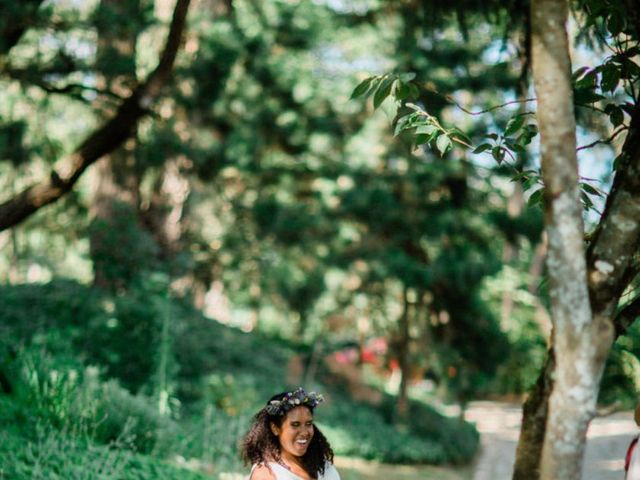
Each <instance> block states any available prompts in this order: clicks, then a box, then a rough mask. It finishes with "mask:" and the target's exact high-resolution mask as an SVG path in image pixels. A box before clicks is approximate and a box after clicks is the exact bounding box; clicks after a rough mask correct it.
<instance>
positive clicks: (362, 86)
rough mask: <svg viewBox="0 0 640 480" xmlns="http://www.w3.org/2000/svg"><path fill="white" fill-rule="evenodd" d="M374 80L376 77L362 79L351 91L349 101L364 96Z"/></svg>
mask: <svg viewBox="0 0 640 480" xmlns="http://www.w3.org/2000/svg"><path fill="white" fill-rule="evenodd" d="M376 78H377V77H369V78H366V79H364V80H363V81H362V82H360V83H359V84H358V86H357V87H356V88H354V89H353V92H352V93H351V100H353V99H354V98H358V97H360V96H362V95H364V94H365V93H367V91H368V90H369V88H370V87H371V84H372V82H373V81H374V80H375V79H376Z"/></svg>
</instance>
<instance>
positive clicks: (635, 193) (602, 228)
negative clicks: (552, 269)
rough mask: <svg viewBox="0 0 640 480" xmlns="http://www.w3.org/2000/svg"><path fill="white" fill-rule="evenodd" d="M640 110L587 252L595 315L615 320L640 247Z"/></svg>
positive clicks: (637, 106) (590, 291)
mask: <svg viewBox="0 0 640 480" xmlns="http://www.w3.org/2000/svg"><path fill="white" fill-rule="evenodd" d="M639 172H640V106H639V105H638V104H636V105H635V107H634V110H633V115H632V117H631V123H630V126H629V132H628V133H627V138H626V139H625V142H624V144H623V146H622V153H621V155H620V159H619V164H618V168H617V170H616V175H615V177H614V179H613V185H612V187H611V193H610V194H609V196H608V198H607V202H606V204H605V208H604V212H603V214H602V218H601V220H600V222H599V224H598V228H597V230H596V232H595V233H594V235H593V240H592V242H591V244H590V245H589V248H588V250H587V265H588V281H589V297H590V300H591V307H592V310H593V312H594V314H599V313H601V314H603V315H605V316H606V317H608V318H611V317H612V316H613V313H614V310H615V308H616V306H617V304H618V299H619V298H620V295H621V294H622V292H623V291H624V289H625V288H626V286H627V285H628V283H629V277H630V275H628V271H629V269H630V268H633V263H632V261H631V260H632V257H633V254H634V253H635V252H637V250H638V248H639V247H640V175H639Z"/></svg>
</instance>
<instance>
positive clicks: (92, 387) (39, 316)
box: [0, 282, 478, 480]
mask: <svg viewBox="0 0 640 480" xmlns="http://www.w3.org/2000/svg"><path fill="white" fill-rule="evenodd" d="M151 295H156V294H155V293H153V294H151ZM145 298H147V297H146V296H145V292H142V291H141V292H134V293H133V294H132V295H131V297H127V296H126V295H125V296H119V297H118V298H112V297H107V296H105V295H103V294H101V293H100V292H97V291H95V290H92V289H91V288H89V287H85V286H82V285H78V284H74V283H72V282H56V283H52V284H49V285H39V286H18V287H10V286H0V304H2V305H3V311H2V312H0V326H1V328H0V333H2V334H3V335H2V341H1V342H0V348H1V349H3V351H0V368H2V370H3V371H4V372H5V373H6V374H8V375H9V376H10V377H11V380H12V382H13V384H14V387H15V391H14V393H13V394H12V395H10V396H8V395H3V394H2V393H0V429H1V430H2V432H3V438H0V443H1V445H0V466H2V467H1V468H2V469H3V471H2V475H4V477H5V478H16V479H22V478H24V479H27V478H47V479H57V478H60V479H62V478H69V479H75V478H78V479H84V478H87V479H89V478H96V479H101V478H114V479H118V478H127V479H141V480H144V479H147V478H148V479H151V478H157V479H160V480H163V479H165V478H166V479H173V478H180V479H187V480H190V479H192V478H193V479H197V478H219V479H220V480H225V479H224V477H223V476H222V473H223V472H246V469H245V467H244V466H243V465H242V464H241V463H240V460H239V455H238V449H237V445H238V442H239V440H240V439H241V438H242V436H243V434H244V433H245V432H246V430H247V429H248V427H249V424H250V421H251V417H252V415H253V414H254V413H255V412H256V411H257V410H259V409H260V408H261V407H262V405H263V404H264V401H265V399H266V398H268V397H269V396H271V395H272V394H273V393H276V392H277V391H281V390H285V389H287V388H291V387H295V386H297V385H295V384H291V383H289V382H296V383H297V382H299V380H294V379H291V378H289V379H288V380H287V377H288V365H289V364H290V363H291V362H292V359H294V358H298V359H302V360H301V361H302V363H304V362H305V358H306V355H308V353H309V352H308V351H307V350H308V349H307V347H305V346H301V345H297V344H293V343H290V342H287V341H285V340H281V339H274V338H269V337H265V336H264V335H260V334H257V333H252V334H247V333H243V332H240V331H238V330H235V329H232V328H229V327H226V326H223V325H221V324H219V323H217V322H215V321H212V320H210V319H207V318H204V317H203V316H202V315H201V314H200V312H198V311H196V310H194V309H193V308H192V307H190V306H189V305H188V303H187V302H185V301H181V300H175V299H167V298H165V299H162V298H160V299H159V298H158V297H157V295H156V297H152V298H155V300H154V302H155V303H154V304H153V306H151V307H149V308H146V309H145V306H147V304H146V303H145ZM67 299H69V301H68V302H67ZM154 308H157V309H159V310H158V311H157V312H155V313H154V312H153V309H154ZM150 310H151V311H150ZM140 312H142V313H140ZM167 312H169V313H167ZM156 314H157V315H156ZM165 314H166V315H168V314H170V315H171V332H170V333H171V335H170V338H171V342H170V344H169V345H168V346H169V347H170V356H169V358H168V361H167V370H166V372H165V373H166V374H167V378H168V383H167V387H168V390H167V391H168V393H169V405H170V412H169V414H168V415H160V414H159V413H158V397H157V394H156V392H157V391H158V390H157V388H158V387H157V385H158V383H157V371H154V369H151V370H149V368H150V365H151V366H153V363H149V359H151V360H153V359H154V358H157V355H158V348H157V346H156V345H155V344H154V342H153V341H151V340H149V339H153V338H158V337H156V336H155V333H153V329H154V328H156V329H157V328H158V327H160V326H161V323H160V322H159V321H158V318H157V316H158V315H165ZM137 315H142V316H143V317H140V324H139V325H138V324H137V323H136V322H137V320H136V319H137ZM160 318H162V317H160ZM125 321H126V324H127V325H138V327H140V330H139V331H136V330H135V329H133V330H130V331H125V330H123V328H121V327H122V325H120V323H121V322H125ZM114 325H115V327H114ZM118 325H120V326H118ZM112 327H113V328H112ZM136 328H137V327H136ZM156 333H157V332H156ZM122 335H125V337H124V339H123V337H122ZM136 335H138V336H140V338H137V337H136ZM129 341H131V343H129ZM8 346H11V347H12V348H13V349H14V352H15V354H16V355H17V358H13V359H12V358H11V355H5V353H4V352H8V351H9V349H8V348H7V347H8ZM132 349H146V350H143V351H139V352H129V351H128V350H132ZM138 357H145V358H147V360H146V362H147V363H146V364H145V365H144V366H143V367H144V369H142V370H136V366H137V364H136V362H135V358H138ZM129 359H131V361H130V360H129ZM88 364H89V365H92V366H91V367H87V365H88ZM141 368H142V367H141ZM145 369H146V370H145ZM145 371H151V372H153V374H148V373H145ZM317 378H319V379H321V380H316V381H315V382H314V384H313V385H306V387H311V388H315V389H318V390H320V391H322V392H323V393H325V394H326V396H327V398H328V401H327V402H326V404H325V405H323V406H322V407H320V408H319V409H318V410H317V412H316V419H317V421H318V423H319V425H320V426H321V428H323V431H324V432H325V434H326V435H327V437H328V438H329V440H330V442H331V444H332V446H333V448H334V451H335V452H336V454H338V455H343V456H350V457H359V458H362V459H367V460H375V461H378V462H385V463H403V464H432V465H443V464H465V463H468V462H469V461H470V460H471V459H472V458H473V455H474V454H475V451H476V449H477V445H478V434H477V431H476V430H475V429H474V427H472V426H471V425H470V424H468V423H464V422H461V421H459V420H457V419H449V418H447V417H444V416H442V415H440V414H439V413H438V412H437V411H436V410H434V409H433V408H431V407H430V406H428V405H426V404H422V403H417V402H416V403H414V404H413V405H412V407H411V421H410V422H409V423H408V425H407V426H406V427H397V426H395V425H394V423H393V421H392V419H393V398H391V397H388V396H387V397H385V400H384V401H383V402H382V403H381V404H380V405H370V404H365V403H359V402H355V401H354V400H353V399H351V398H350V397H348V396H347V395H345V394H343V393H342V388H341V387H340V383H339V382H333V381H331V378H327V377H326V372H319V373H318V376H317ZM325 380H326V382H325ZM330 385H333V386H330ZM131 386H136V388H135V390H133V389H132V387H131ZM125 387H129V388H125ZM54 443H55V444H58V445H61V446H62V447H60V448H53V447H52V445H53V444H54ZM176 458H183V459H185V460H184V462H182V463H183V464H185V465H194V468H196V469H199V470H201V471H206V472H208V473H207V475H208V477H201V476H199V475H200V474H198V473H195V472H192V471H190V470H188V469H185V468H182V466H180V465H176V464H175V463H176V462H175V459H176ZM345 468H346V471H347V472H349V471H350V470H349V468H351V467H345ZM380 468H382V467H380ZM420 468H423V467H420ZM399 471H400V470H399ZM434 471H438V470H434ZM123 472H127V473H126V477H123V476H122V475H124V473H123ZM356 474H357V475H362V472H360V473H357V472H356V471H355V470H354V472H353V473H352V474H351V473H347V477H346V478H347V480H349V479H350V478H353V479H354V480H356V479H357V477H353V475H356ZM349 475H350V476H349ZM362 478H363V479H364V478H367V477H362ZM381 478H384V477H381ZM388 478H396V477H388ZM397 478H399V479H400V478H401V477H397ZM407 478H409V477H407ZM425 478H426V477H425ZM434 478H437V477H434ZM442 478H448V477H442ZM451 478H456V477H451ZM0 480H4V478H3V477H2V476H0Z"/></svg>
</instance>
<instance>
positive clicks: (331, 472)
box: [247, 462, 340, 480]
mask: <svg viewBox="0 0 640 480" xmlns="http://www.w3.org/2000/svg"><path fill="white" fill-rule="evenodd" d="M267 465H268V466H269V468H270V469H271V471H272V472H273V474H274V475H275V476H276V480H302V478H301V477H299V476H298V475H296V474H295V473H293V472H292V471H291V470H287V469H286V468H284V467H283V466H282V465H280V464H279V463H275V462H269V463H267ZM256 467H257V465H254V466H253V467H251V472H253V470H254V469H255V468H256ZM249 477H251V475H249ZM247 480H248V479H247ZM318 480H340V475H339V474H338V471H337V470H336V467H334V466H333V463H329V462H327V463H326V464H325V466H324V474H322V475H320V476H319V477H318Z"/></svg>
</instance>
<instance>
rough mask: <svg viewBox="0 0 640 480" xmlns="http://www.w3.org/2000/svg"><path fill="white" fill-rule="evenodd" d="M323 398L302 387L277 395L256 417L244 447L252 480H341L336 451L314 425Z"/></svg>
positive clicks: (243, 450) (244, 456)
mask: <svg viewBox="0 0 640 480" xmlns="http://www.w3.org/2000/svg"><path fill="white" fill-rule="evenodd" d="M322 401H323V398H322V395H319V394H317V393H315V392H310V393H307V392H305V391H304V390H303V389H302V388H298V389H297V390H294V391H293V392H283V393H279V394H277V395H274V396H273V397H271V398H270V399H269V401H268V402H267V404H266V405H265V406H264V407H263V408H262V409H261V410H260V411H259V412H258V413H257V414H256V416H255V420H254V423H253V425H252V426H251V429H250V430H249V432H248V433H247V435H246V436H245V438H244V441H243V444H242V456H243V458H244V460H245V461H246V462H247V463H250V464H251V465H252V468H251V475H250V476H249V480H340V475H338V472H337V470H336V469H335V467H334V466H333V451H332V450H331V446H330V445H329V442H328V441H327V439H326V438H325V436H324V435H323V434H322V432H321V431H320V430H319V429H318V428H317V427H316V426H315V425H314V423H313V411H314V409H315V407H316V406H317V405H318V404H319V403H320V402H322Z"/></svg>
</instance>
